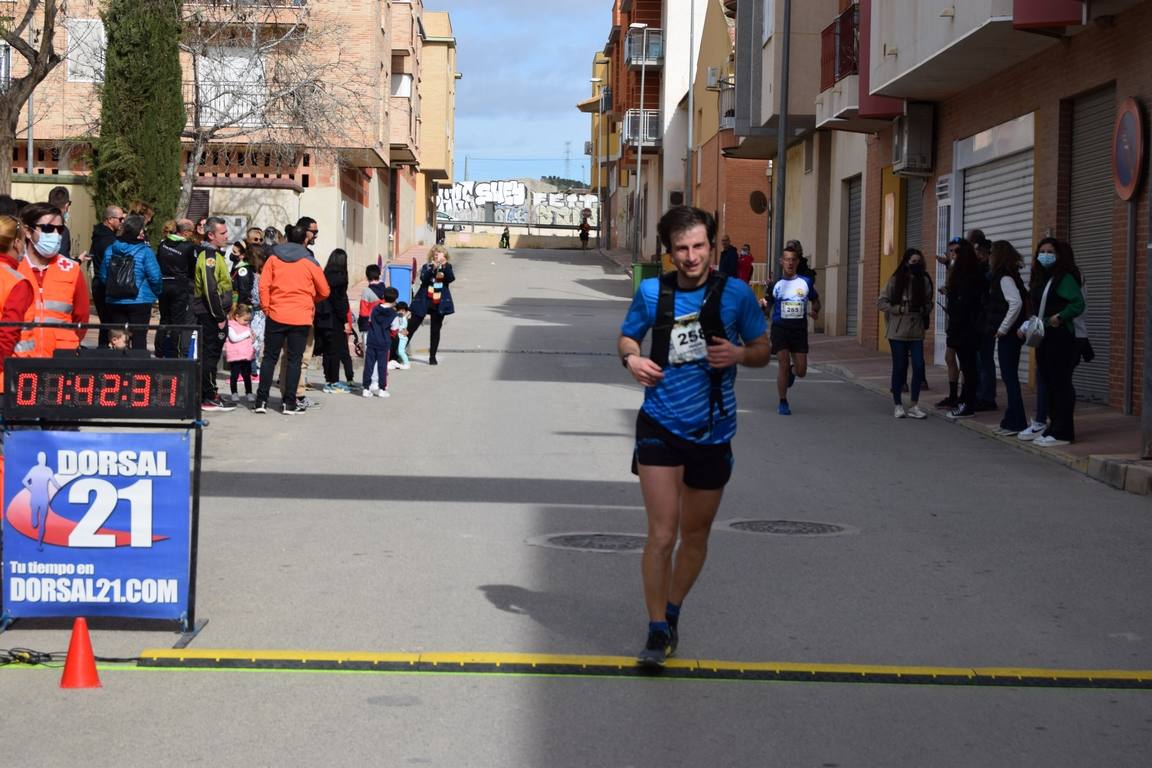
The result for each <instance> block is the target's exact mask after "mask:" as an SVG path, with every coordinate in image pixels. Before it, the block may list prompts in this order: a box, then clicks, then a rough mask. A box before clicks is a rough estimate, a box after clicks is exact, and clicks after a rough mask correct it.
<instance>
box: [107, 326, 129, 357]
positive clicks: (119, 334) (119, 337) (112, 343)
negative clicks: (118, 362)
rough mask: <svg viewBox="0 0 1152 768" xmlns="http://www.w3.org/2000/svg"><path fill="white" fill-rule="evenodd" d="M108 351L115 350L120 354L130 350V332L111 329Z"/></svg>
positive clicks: (109, 330) (121, 329)
mask: <svg viewBox="0 0 1152 768" xmlns="http://www.w3.org/2000/svg"><path fill="white" fill-rule="evenodd" d="M108 349H115V350H116V351H118V352H123V351H124V350H126V349H128V331H126V330H124V329H123V328H109V329H108Z"/></svg>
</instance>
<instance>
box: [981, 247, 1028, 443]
mask: <svg viewBox="0 0 1152 768" xmlns="http://www.w3.org/2000/svg"><path fill="white" fill-rule="evenodd" d="M1023 261H1024V259H1023V258H1022V257H1021V256H1020V253H1019V252H1018V251H1017V250H1016V249H1015V248H1013V247H1012V243H1010V242H1008V241H1007V240H997V241H996V242H994V243H992V249H991V254H990V256H989V258H988V266H989V268H990V269H991V271H992V281H991V282H990V283H989V285H988V300H987V304H986V306H985V315H984V332H985V333H986V334H988V335H991V336H994V337H995V338H996V356H997V360H998V362H999V363H1000V379H1001V381H1003V382H1004V396H1005V398H1006V399H1007V400H1008V407H1007V408H1006V409H1005V411H1004V416H1003V418H1001V419H1000V427H999V428H998V429H997V430H996V434H998V435H1015V434H1018V433H1020V432H1023V431H1024V430H1025V429H1027V428H1028V415H1027V413H1026V412H1025V410H1024V398H1023V396H1022V395H1021V394H1020V373H1019V368H1020V348H1021V347H1022V346H1023V342H1022V341H1021V339H1020V337H1019V336H1018V335H1017V332H1018V331H1019V330H1020V325H1021V323H1023V322H1024V318H1025V314H1024V301H1025V299H1026V298H1027V292H1026V289H1025V288H1024V281H1023V280H1021V279H1020V264H1021V263H1022V262H1023Z"/></svg>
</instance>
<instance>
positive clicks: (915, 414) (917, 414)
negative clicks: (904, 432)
mask: <svg viewBox="0 0 1152 768" xmlns="http://www.w3.org/2000/svg"><path fill="white" fill-rule="evenodd" d="M908 418H910V419H926V418H928V414H926V413H924V411H922V410H920V406H918V405H914V406H912V407H911V408H909V409H908Z"/></svg>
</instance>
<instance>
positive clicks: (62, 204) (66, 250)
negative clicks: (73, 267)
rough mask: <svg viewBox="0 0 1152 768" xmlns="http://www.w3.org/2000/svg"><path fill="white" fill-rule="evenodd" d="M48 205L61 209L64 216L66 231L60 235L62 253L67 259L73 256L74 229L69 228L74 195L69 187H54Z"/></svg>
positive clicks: (50, 192) (49, 193)
mask: <svg viewBox="0 0 1152 768" xmlns="http://www.w3.org/2000/svg"><path fill="white" fill-rule="evenodd" d="M48 205H53V206H56V207H57V208H59V209H60V214H61V215H62V216H63V217H64V233H63V234H62V235H61V237H60V255H61V256H63V257H64V258H66V259H71V258H72V230H71V229H69V228H68V219H69V215H68V210H69V209H70V208H71V207H72V195H71V194H70V193H69V192H68V187H52V189H51V191H49V192H48Z"/></svg>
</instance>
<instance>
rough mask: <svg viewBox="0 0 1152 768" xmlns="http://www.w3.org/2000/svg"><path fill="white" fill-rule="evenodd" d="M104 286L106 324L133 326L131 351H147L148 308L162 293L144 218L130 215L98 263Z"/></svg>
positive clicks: (158, 268)
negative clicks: (146, 234)
mask: <svg viewBox="0 0 1152 768" xmlns="http://www.w3.org/2000/svg"><path fill="white" fill-rule="evenodd" d="M100 280H101V281H102V282H103V283H104V286H105V291H106V293H105V301H106V302H107V305H108V315H109V317H108V320H109V322H111V323H113V324H115V325H120V324H121V323H124V324H128V325H133V326H136V327H134V328H132V329H130V330H131V334H132V348H133V349H147V348H148V328H147V326H148V324H149V322H150V321H151V318H152V305H153V304H155V303H156V301H157V298H158V297H159V295H160V294H161V293H163V292H164V281H163V279H162V278H161V274H160V264H159V263H158V262H157V261H156V254H155V253H153V251H152V248H151V247H149V245H148V243H147V242H146V241H145V240H144V217H143V216H136V215H132V216H129V217H127V218H126V219H124V226H123V227H121V228H120V234H119V236H118V237H117V238H116V242H115V243H113V244H112V245H111V246H110V247H109V248H108V252H107V253H106V254H105V255H104V261H103V262H101V264H100Z"/></svg>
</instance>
